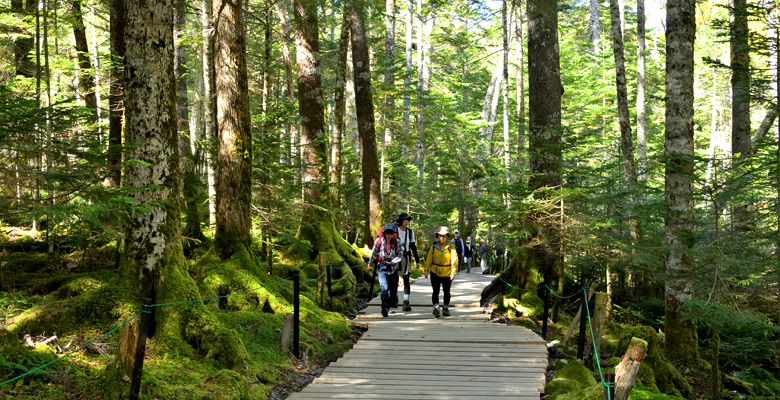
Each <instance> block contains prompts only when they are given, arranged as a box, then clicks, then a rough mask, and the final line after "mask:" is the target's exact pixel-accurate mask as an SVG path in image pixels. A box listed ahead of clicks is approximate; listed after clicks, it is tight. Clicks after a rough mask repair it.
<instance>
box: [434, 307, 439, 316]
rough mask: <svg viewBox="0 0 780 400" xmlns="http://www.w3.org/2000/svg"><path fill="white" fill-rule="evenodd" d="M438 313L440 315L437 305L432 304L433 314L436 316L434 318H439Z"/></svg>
mask: <svg viewBox="0 0 780 400" xmlns="http://www.w3.org/2000/svg"><path fill="white" fill-rule="evenodd" d="M439 315H440V314H439V307H438V306H433V316H434V317H436V318H439Z"/></svg>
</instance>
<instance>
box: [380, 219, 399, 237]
mask: <svg viewBox="0 0 780 400" xmlns="http://www.w3.org/2000/svg"><path fill="white" fill-rule="evenodd" d="M391 224H393V225H395V233H394V234H393V239H398V224H397V223H395V222H391ZM385 226H386V225H382V227H381V228H379V235H377V236H376V238H377V239H381V238H382V237H383V236H385Z"/></svg>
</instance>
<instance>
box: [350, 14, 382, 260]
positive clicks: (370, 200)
mask: <svg viewBox="0 0 780 400" xmlns="http://www.w3.org/2000/svg"><path fill="white" fill-rule="evenodd" d="M347 10H348V11H347V12H348V13H349V23H350V32H349V33H350V38H351V41H352V64H353V65H352V67H353V69H354V74H355V75H354V76H355V78H354V79H355V104H356V105H357V118H358V134H359V135H360V153H361V170H362V176H363V185H362V186H363V205H364V207H363V209H364V212H365V217H366V219H365V227H364V228H363V233H364V235H365V237H364V239H365V244H366V245H368V246H371V245H373V243H374V240H373V239H374V237H376V233H377V232H378V231H379V225H380V224H381V223H382V220H383V217H382V188H381V186H380V179H379V163H378V162H377V154H376V133H375V131H374V101H373V98H372V97H371V70H370V68H369V67H370V65H369V58H368V40H367V38H366V32H365V24H364V22H363V18H364V16H363V15H364V11H363V3H362V0H351V2H350V4H349V5H348V6H347Z"/></svg>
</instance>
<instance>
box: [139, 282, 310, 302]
mask: <svg viewBox="0 0 780 400" xmlns="http://www.w3.org/2000/svg"><path fill="white" fill-rule="evenodd" d="M294 276H295V275H294ZM294 276H289V277H287V278H284V279H279V280H278V281H276V282H273V283H269V284H267V285H265V286H259V287H256V288H253V289H249V290H244V291H243V292H238V293H230V294H226V295H222V296H216V297H207V298H205V299H197V300H187V301H177V302H174V303H158V304H150V305H149V307H162V306H175V305H179V304H189V303H197V302H201V301H208V300H217V299H223V298H227V297H230V296H235V295H239V294H244V293H249V292H254V291H255V290H260V289H264V288H268V287H271V286H273V285H276V284H277V283H280V282H284V281H288V280H290V279H292V278H293V277H294Z"/></svg>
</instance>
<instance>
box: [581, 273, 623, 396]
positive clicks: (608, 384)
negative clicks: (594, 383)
mask: <svg viewBox="0 0 780 400" xmlns="http://www.w3.org/2000/svg"><path fill="white" fill-rule="evenodd" d="M583 291H584V292H585V294H584V295H583V297H584V298H585V315H587V316H588V326H590V338H591V342H593V356H594V357H596V366H598V368H599V377H600V378H601V384H602V385H604V387H606V388H607V400H611V396H612V395H611V392H610V391H609V388H611V387H615V383H614V382H604V372H603V371H602V370H601V361H600V360H599V350H598V348H596V340H595V337H594V336H593V321H591V319H590V312H588V310H589V306H588V289H586V288H583Z"/></svg>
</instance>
